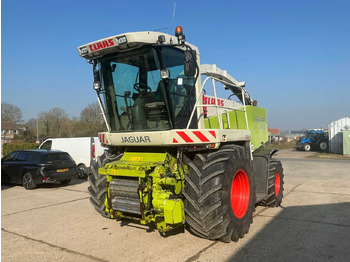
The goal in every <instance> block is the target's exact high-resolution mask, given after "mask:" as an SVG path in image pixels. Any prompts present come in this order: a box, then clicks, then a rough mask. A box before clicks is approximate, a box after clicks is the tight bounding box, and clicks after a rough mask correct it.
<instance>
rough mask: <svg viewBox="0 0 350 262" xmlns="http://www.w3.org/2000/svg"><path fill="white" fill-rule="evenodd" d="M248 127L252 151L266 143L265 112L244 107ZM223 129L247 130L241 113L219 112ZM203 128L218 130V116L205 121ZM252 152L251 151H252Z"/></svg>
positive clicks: (262, 109)
mask: <svg viewBox="0 0 350 262" xmlns="http://www.w3.org/2000/svg"><path fill="white" fill-rule="evenodd" d="M246 110H247V118H248V126H249V130H250V132H251V144H252V145H253V146H254V150H255V149H258V148H259V147H260V146H261V145H262V144H264V143H266V142H267V141H268V127H267V120H266V110H265V109H264V108H261V107H256V106H246ZM220 114H221V117H222V123H223V129H234V130H245V129H246V128H247V124H246V120H245V115H244V112H243V111H229V112H227V111H226V110H221V113H220ZM205 128H208V129H220V125H219V118H218V116H212V117H209V118H206V119H205ZM254 150H253V151H254Z"/></svg>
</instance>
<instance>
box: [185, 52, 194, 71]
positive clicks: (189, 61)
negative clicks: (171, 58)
mask: <svg viewBox="0 0 350 262" xmlns="http://www.w3.org/2000/svg"><path fill="white" fill-rule="evenodd" d="M196 69H197V68H196V51H193V50H192V51H189V50H186V51H185V63H184V73H185V76H194V75H195V74H196Z"/></svg>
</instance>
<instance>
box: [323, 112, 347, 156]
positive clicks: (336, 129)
mask: <svg viewBox="0 0 350 262" xmlns="http://www.w3.org/2000/svg"><path fill="white" fill-rule="evenodd" d="M343 130H350V117H344V118H341V119H339V120H336V121H333V122H332V123H329V124H328V131H329V152H331V153H335V154H343Z"/></svg>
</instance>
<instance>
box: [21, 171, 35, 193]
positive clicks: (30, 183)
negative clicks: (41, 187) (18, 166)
mask: <svg viewBox="0 0 350 262" xmlns="http://www.w3.org/2000/svg"><path fill="white" fill-rule="evenodd" d="M22 185H23V187H24V188H25V189H27V190H30V189H34V188H36V184H35V182H34V180H33V176H32V174H31V173H29V172H28V173H25V174H24V175H23V177H22Z"/></svg>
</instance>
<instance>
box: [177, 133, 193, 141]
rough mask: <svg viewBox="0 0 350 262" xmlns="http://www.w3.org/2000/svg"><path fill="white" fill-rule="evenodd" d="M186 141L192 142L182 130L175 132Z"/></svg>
mask: <svg viewBox="0 0 350 262" xmlns="http://www.w3.org/2000/svg"><path fill="white" fill-rule="evenodd" d="M176 133H177V134H178V135H179V136H181V138H182V139H183V140H184V141H185V142H186V143H193V140H192V139H191V138H190V137H189V136H188V135H187V134H186V133H185V132H183V131H177V132H176Z"/></svg>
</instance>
